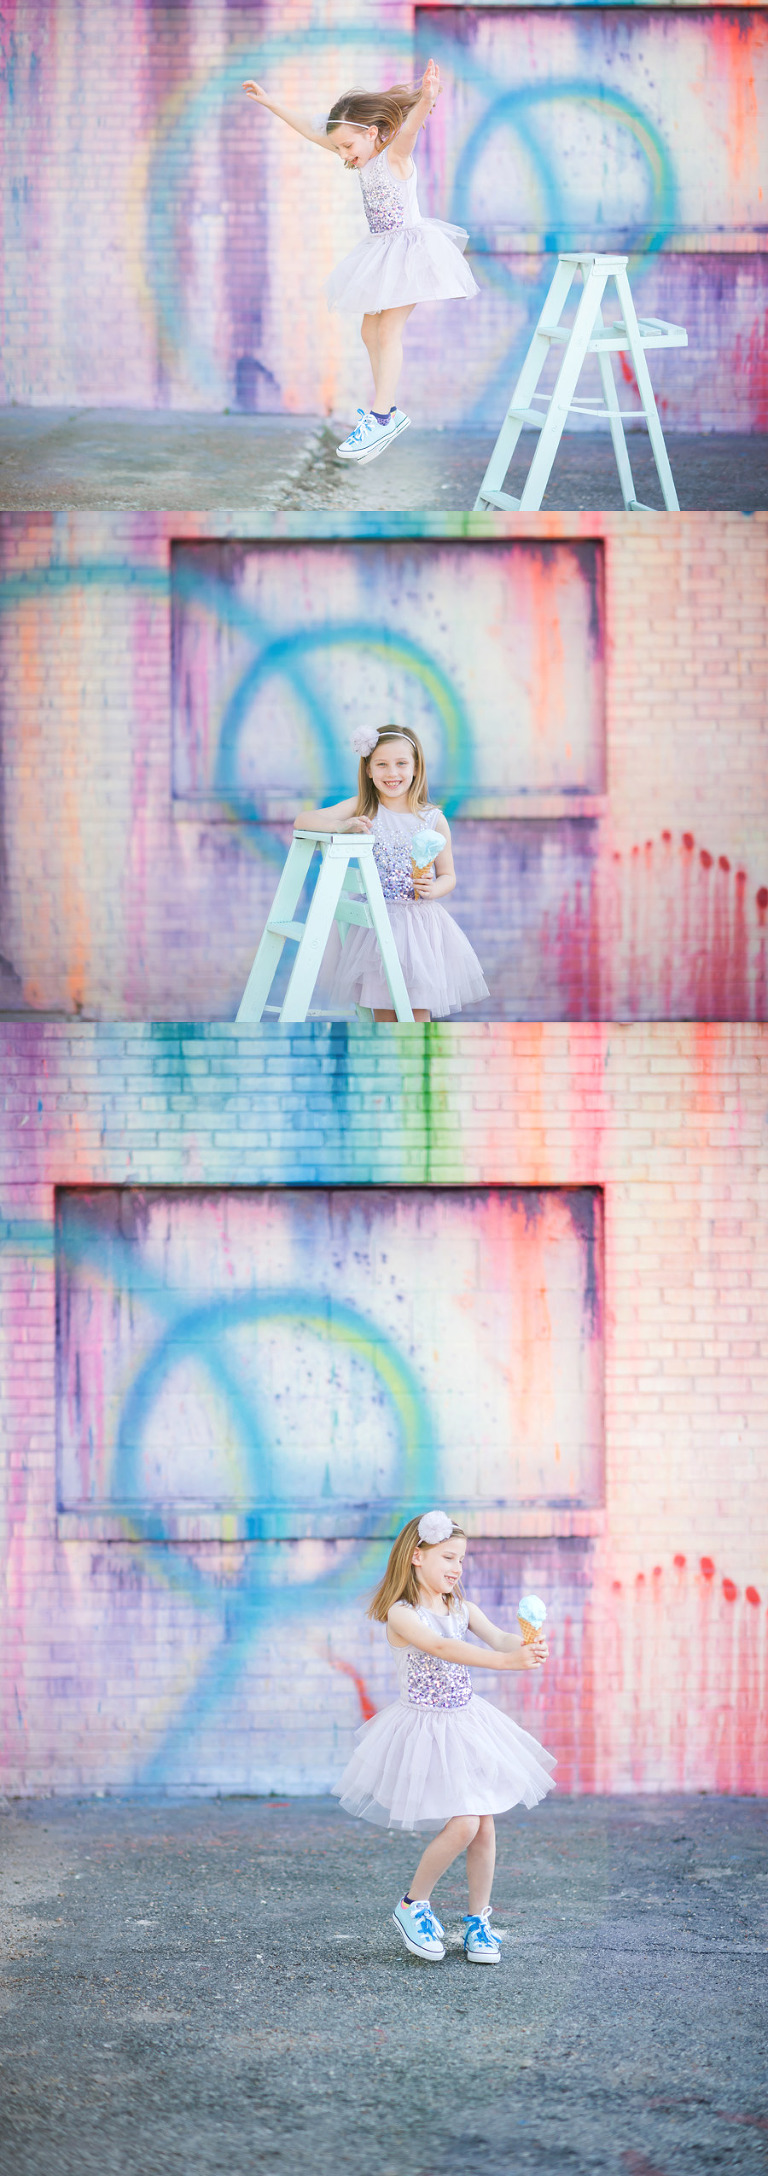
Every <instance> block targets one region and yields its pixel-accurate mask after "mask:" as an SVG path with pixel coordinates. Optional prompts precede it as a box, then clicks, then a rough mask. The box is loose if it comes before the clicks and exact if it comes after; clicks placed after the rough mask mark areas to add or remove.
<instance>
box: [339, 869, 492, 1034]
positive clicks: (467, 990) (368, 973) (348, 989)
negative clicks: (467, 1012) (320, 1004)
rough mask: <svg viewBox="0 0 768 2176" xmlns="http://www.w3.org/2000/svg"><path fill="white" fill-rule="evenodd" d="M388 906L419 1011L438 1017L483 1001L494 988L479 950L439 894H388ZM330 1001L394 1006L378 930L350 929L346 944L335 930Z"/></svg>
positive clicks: (414, 1008) (410, 991)
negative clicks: (403, 896)
mask: <svg viewBox="0 0 768 2176" xmlns="http://www.w3.org/2000/svg"><path fill="white" fill-rule="evenodd" d="M387 911H388V914H389V919H390V922H391V924H392V935H393V937H394V940H395V947H396V950H397V956H398V959H399V961H400V965H401V967H402V970H403V975H404V977H405V987H406V989H407V991H408V996H409V998H410V1001H411V1009H412V1011H414V1012H417V1011H418V1012H422V1011H423V1012H430V1013H431V1014H432V1016H433V1018H435V1019H441V1018H443V1016H444V1015H445V1014H446V1013H449V1012H460V1011H461V1008H462V1005H479V1004H480V1003H481V1001H482V999H483V998H484V997H490V994H491V993H490V990H489V988H488V984H487V982H486V979H485V976H484V974H483V970H482V967H481V965H480V961H479V959H478V957H477V954H476V953H475V952H473V950H472V946H471V944H470V942H469V938H468V937H465V935H464V931H463V929H459V925H458V922H454V920H453V917H452V915H450V914H447V913H446V910H445V907H443V906H441V904H440V901H439V899H435V900H429V899H425V900H421V899H418V900H417V899H388V900H387ZM322 982H323V992H324V995H325V996H326V998H327V1002H328V1004H329V1005H334V1006H336V1005H338V1006H341V1007H345V1006H347V1005H350V1006H351V1005H370V1006H376V1007H378V1008H383V1009H385V1010H386V1009H389V1010H390V1011H391V1008H392V999H391V997H390V994H389V990H388V988H387V981H386V976H385V974H384V967H383V964H382V958H381V953H380V951H379V947H378V943H377V940H376V936H375V934H374V931H373V930H372V929H359V928H355V927H353V928H352V929H350V932H349V935H348V937H347V940H346V943H345V944H344V945H343V946H342V945H341V943H340V940H339V936H338V932H337V930H336V929H334V930H333V931H332V934H331V937H330V940H329V943H328V947H327V949H326V955H325V960H324V962H323V972H322Z"/></svg>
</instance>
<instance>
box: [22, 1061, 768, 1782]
mask: <svg viewBox="0 0 768 2176" xmlns="http://www.w3.org/2000/svg"><path fill="white" fill-rule="evenodd" d="M0 1048H1V1051H2V1069H3V1099H2V1100H3V1114H2V1145H1V1148H0V1154H1V1155H2V1166H1V1169H2V1180H1V1184H2V1213H3V1219H4V1221H3V1225H2V1237H3V1247H2V1299H1V1301H0V1336H1V1337H2V1376H3V1392H4V1399H5V1405H6V1411H7V1415H8V1426H7V1428H6V1431H5V1437H4V1447H3V1451H2V1461H3V1463H2V1468H0V1471H1V1472H2V1485H3V1529H2V1531H3V1556H4V1563H3V1582H2V1592H3V1595H4V1610H5V1625H4V1636H3V1645H2V1653H3V1665H2V1667H3V1691H2V1700H3V1728H4V1740H5V1746H6V1754H5V1760H6V1768H5V1777H6V1788H10V1789H12V1790H16V1789H18V1790H35V1791H37V1790H42V1791H46V1790H52V1791H61V1792H71V1791H77V1790H86V1791H89V1790H94V1789H106V1790H115V1791H118V1790H133V1789H141V1788H147V1787H149V1786H153V1787H158V1786H159V1787H167V1788H169V1789H175V1788H184V1789H191V1790H200V1791H212V1790H217V1789H227V1790H238V1789H239V1790H244V1789H259V1790H268V1789H270V1788H274V1789H277V1790H291V1789H298V1788H304V1789H310V1790H313V1789H324V1788H326V1787H327V1786H328V1784H329V1783H330V1782H331V1781H332V1780H333V1778H334V1777H335V1775H336V1774H337V1773H338V1772H339V1769H340V1767H341V1764H342V1762H343V1760H344V1758H345V1756H346V1754H347V1753H348V1751H349V1748H350V1745H351V1738H352V1731H353V1729H354V1728H355V1726H356V1724H357V1722H358V1721H359V1718H360V1715H361V1713H365V1712H367V1711H369V1709H370V1706H371V1705H372V1704H373V1705H376V1704H378V1703H380V1702H381V1701H383V1700H384V1699H386V1698H387V1697H391V1695H392V1690H393V1687H392V1673H391V1669H390V1667H389V1665H388V1660H387V1656H386V1651H385V1648H384V1645H383V1639H382V1635H381V1634H380V1633H379V1632H377V1631H374V1630H373V1629H372V1628H371V1627H369V1626H368V1625H367V1624H366V1623H365V1620H364V1617H363V1614H362V1612H363V1603H364V1596H365V1593H366V1592H367V1591H368V1590H369V1588H370V1584H371V1582H372V1578H373V1576H374V1573H375V1568H376V1557H377V1552H376V1549H375V1547H372V1546H371V1545H370V1544H368V1543H366V1542H363V1541H360V1540H358V1541H354V1540H347V1541H344V1540H341V1539H336V1540H333V1539H330V1538H329V1539H323V1538H322V1537H320V1536H316V1537H315V1538H311V1537H307V1538H306V1539H303V1540H302V1539H296V1540H293V1541H290V1540H285V1539H283V1540H281V1539H279V1538H275V1539H273V1540H271V1541H270V1540H253V1539H250V1540H249V1539H248V1538H247V1532H246V1529H245V1525H244V1523H243V1521H242V1520H241V1521H238V1515H237V1505H236V1504H235V1505H234V1508H233V1506H232V1503H231V1502H230V1505H229V1508H228V1510H227V1512H226V1513H225V1514H222V1515H220V1516H218V1518H217V1516H216V1515H215V1513H211V1512H209V1513H208V1514H207V1516H206V1517H205V1518H203V1517H202V1516H201V1517H200V1518H199V1520H198V1523H197V1525H195V1522H194V1520H190V1521H189V1522H188V1523H187V1524H186V1525H184V1523H183V1522H180V1523H179V1526H178V1531H177V1538H176V1539H175V1540H167V1539H166V1540H161V1539H158V1540H153V1539H152V1538H151V1532H150V1529H149V1528H148V1527H147V1525H146V1523H142V1520H141V1519H140V1518H139V1519H137V1520H135V1521H134V1523H133V1524H132V1523H131V1520H130V1518H127V1517H126V1516H125V1515H123V1516H122V1518H121V1517H118V1516H117V1515H116V1513H115V1511H114V1509H113V1511H112V1512H111V1513H110V1515H109V1516H108V1517H107V1518H106V1519H105V1518H104V1516H103V1507H101V1508H98V1507H97V1508H94V1510H92V1511H89V1510H88V1509H87V1508H83V1507H82V1506H81V1508H80V1509H79V1510H76V1511H73V1510H70V1511H68V1512H64V1513H60V1514H57V1509H56V1504H57V1495H56V1366H55V1363H56V1343H57V1330H56V1317H55V1305H54V1299H55V1268H56V1264H55V1243H54V1201H55V1189H56V1188H57V1187H58V1188H66V1189H73V1188H78V1187H81V1188H88V1189H92V1188H94V1187H99V1186H110V1187H123V1188H127V1189H129V1190H133V1191H131V1192H130V1193H127V1194H126V1196H125V1202H126V1214H127V1215H128V1214H129V1213H133V1212H132V1210H131V1203H135V1202H136V1199H137V1197H136V1193H135V1190H136V1189H141V1188H142V1187H162V1188H165V1189H168V1188H170V1189H174V1190H175V1189H189V1188H190V1187H191V1188H195V1187H200V1186H203V1187H213V1188H216V1189H219V1190H222V1189H223V1190H224V1193H225V1194H226V1191H227V1190H228V1189H230V1188H232V1187H234V1188H243V1187H246V1188H248V1187H263V1186H274V1187H282V1186H285V1185H289V1186H291V1187H296V1186H297V1184H298V1185H301V1186H305V1187H309V1188H312V1187H318V1186H319V1187H327V1186H345V1187H346V1186H350V1185H352V1186H355V1187H360V1188H366V1187H369V1186H371V1185H379V1186H386V1187H389V1188H392V1189H394V1190H395V1191H394V1199H395V1201H396V1202H399V1201H400V1200H401V1199H402V1198H403V1196H404V1195H405V1198H406V1200H408V1199H410V1198H411V1197H410V1196H409V1194H408V1189H410V1188H412V1187H414V1186H416V1187H421V1188H423V1187H424V1186H428V1187H437V1188H441V1187H446V1186H448V1187H450V1188H454V1189H457V1190H458V1191H457V1192H456V1194H455V1196H454V1209H453V1212H452V1213H453V1214H455V1215H457V1216H460V1214H461V1199H462V1197H461V1188H462V1187H464V1186H467V1187H469V1188H477V1187H486V1186H491V1187H493V1186H498V1185H507V1184H509V1185H513V1186H515V1187H519V1186H523V1187H529V1186H530V1187H545V1188H559V1187H569V1188H574V1187H575V1188H580V1187H590V1188H594V1187H599V1188H602V1189H603V1192H604V1203H605V1279H606V1310H605V1344H604V1353H605V1501H604V1505H602V1507H601V1506H600V1505H597V1506H596V1507H593V1508H592V1509H588V1510H586V1511H582V1512H576V1511H574V1510H567V1509H563V1507H562V1506H560V1507H559V1508H558V1506H557V1505H556V1504H554V1503H553V1502H550V1503H549V1504H544V1505H541V1504H540V1506H539V1507H538V1508H534V1507H530V1506H526V1505H525V1504H524V1503H522V1502H521V1501H520V1499H519V1498H518V1499H515V1497H514V1495H510V1497H509V1499H508V1501H507V1503H506V1505H505V1506H504V1509H503V1512H502V1513H497V1514H496V1515H494V1513H493V1511H488V1510H487V1509H486V1510H485V1511H481V1512H479V1513H478V1512H475V1513H473V1514H472V1518H471V1522H470V1523H471V1526H472V1530H473V1540H472V1543H471V1560H470V1564H471V1568H470V1574H469V1585H470V1589H471V1591H472V1592H473V1593H474V1594H475V1595H476V1596H477V1597H478V1598H479V1599H481V1600H483V1601H484V1602H485V1604H486V1605H487V1606H488V1607H489V1608H491V1609H493V1610H496V1611H497V1612H498V1613H499V1614H500V1615H501V1617H502V1619H505V1620H507V1621H510V1620H511V1616H512V1613H513V1611H514V1607H515V1603H516V1600H517V1596H518V1592H519V1589H520V1586H521V1585H522V1584H525V1585H528V1584H531V1585H533V1586H534V1587H536V1588H540V1589H541V1590H542V1591H543V1592H544V1593H545V1595H546V1596H547V1598H548V1600H549V1602H550V1605H551V1613H552V1633H553V1659H552V1665H551V1668H550V1670H549V1672H548V1674H547V1676H546V1677H545V1678H543V1679H542V1680H539V1679H536V1681H535V1682H533V1683H531V1684H530V1685H528V1684H527V1683H526V1685H525V1686H524V1687H523V1686H520V1685H518V1684H517V1683H515V1682H514V1681H508V1680H504V1681H503V1682H502V1683H500V1684H499V1686H498V1687H496V1688H495V1692H494V1697H496V1698H498V1700H499V1701H500V1702H507V1701H509V1704H510V1709H511V1711H513V1712H514V1713H515V1714H516V1715H518V1716H519V1717H521V1719H524V1720H525V1721H526V1722H527V1723H528V1724H529V1725H530V1727H531V1728H532V1729H534V1730H535V1731H538V1732H539V1734H540V1735H541V1736H542V1738H543V1739H544V1740H545V1742H546V1743H548V1744H549V1745H550V1746H551V1747H552V1749H553V1750H554V1752H555V1753H556V1755H557V1758H558V1761H559V1763H560V1769H559V1777H560V1781H561V1784H563V1785H565V1787H567V1788H572V1789H575V1790H595V1789H596V1790H598V1791H603V1790H618V1791H622V1790H629V1789H645V1790H664V1789H671V1788H680V1787H682V1788H686V1789H714V1788H717V1789H721V1790H725V1791H729V1790H734V1791H751V1790H755V1789H763V1790H764V1789H765V1788H766V1785H767V1784H768V1772H767V1771H766V1768H765V1747H766V1742H767V1741H766V1730H765V1643H766V1622H767V1611H766V1603H767V1602H768V1494H767V1493H766V1487H767V1484H766V1469H765V1460H764V1456H763V1445H764V1438H765V1420H766V1363H765V1354H764V1339H763V1336H762V1324H763V1320H764V1303H765V1288H766V1283H767V1282H768V1271H766V1265H765V1244H764V1232H765V1207H766V1204H765V1192H766V1152H765V1142H766V1100H767V1095H766V1091H767V1086H768V1082H767V1077H766V1076H767V1074H768V1042H767V1041H766V1034H765V1031H761V1030H760V1029H759V1028H755V1027H749V1026H742V1027H728V1026H720V1027H696V1026H694V1025H690V1024H688V1025H683V1024H681V1025H678V1026H672V1025H657V1026H644V1025H637V1026H624V1027H612V1028H604V1027H590V1026H581V1027H565V1026H559V1025H550V1026H546V1025H543V1026H538V1027H529V1026H519V1027H490V1026H488V1027H480V1028H476V1029H470V1028H465V1027H452V1028H443V1029H431V1030H428V1031H425V1032H421V1031H418V1032H417V1033H415V1034H414V1032H413V1031H408V1030H392V1031H389V1030H375V1031H368V1030H365V1029H364V1028H362V1027H356V1028H352V1029H350V1030H347V1029H345V1028H343V1027H336V1028H324V1027H319V1026H317V1027H312V1026H307V1027H304V1028H301V1029H296V1030H292V1031H290V1032H289V1031H287V1030H286V1031H281V1030H269V1029H261V1030H257V1031H254V1030H251V1031H249V1032H248V1033H240V1032H238V1031H237V1030H235V1029H232V1028H224V1029H221V1028H214V1027H206V1026H202V1025H201V1026H199V1027H198V1028H197V1029H192V1028H183V1027H174V1026H170V1025H169V1026H166V1027H161V1026H158V1025H155V1026H138V1025H137V1026H135V1027H126V1026H124V1025H123V1026H119V1027H118V1026H115V1027H105V1026H88V1025H85V1024H79V1025H75V1026H67V1025H66V1024H63V1023H58V1024H56V1023H50V1024H48V1025H45V1026H40V1025H38V1024H36V1023H32V1022H27V1023H18V1024H15V1025H13V1024H9V1023H6V1024H5V1025H4V1026H3V1027H2V1030H1V1031H0ZM71 1198H72V1197H71V1195H69V1196H68V1199H70V1200H71ZM187 1198H188V1197H187ZM436 1198H437V1197H436ZM179 1202H180V1207H181V1208H182V1209H183V1197H182V1195H181V1194H180V1195H179ZM239 1213H240V1212H239ZM468 1213H469V1212H468ZM65 1266H66V1265H65ZM86 1266H87V1265H86ZM301 1266H302V1274H303V1276H304V1277H305V1279H306V1277H307V1276H308V1277H309V1279H310V1282H311V1278H312V1262H311V1260H310V1261H308V1262H307V1263H303V1264H302V1265H301ZM59 1267H60V1272H61V1268H62V1263H61V1249H60V1263H59ZM101 1269H102V1275H103V1279H104V1292H105V1295H106V1296H105V1301H104V1304H105V1305H107V1307H108V1297H109V1290H110V1276H111V1272H110V1270H109V1264H108V1263H107V1262H106V1261H105V1260H102V1262H101ZM431 1274H432V1275H433V1276H436V1278H437V1283H438V1286H439V1285H440V1280H441V1278H443V1276H444V1279H445V1288H446V1291H448V1290H449V1289H450V1284H451V1275H452V1270H451V1263H450V1259H448V1260H447V1261H446V1264H445V1270H444V1272H443V1270H442V1268H441V1265H440V1261H439V1259H438V1263H437V1267H436V1268H435V1266H434V1264H433V1266H432V1270H431ZM214 1285H215V1290H214V1292H213V1293H212V1297H213V1298H214V1299H216V1298H217V1297H218V1296H220V1289H221V1280H220V1278H219V1277H218V1275H216V1277H215V1278H214ZM168 1296H169V1286H168V1284H167V1283H166V1284H165V1285H164V1283H163V1280H162V1278H160V1279H159V1280H157V1281H156V1304H157V1307H158V1309H159V1317H158V1319H160V1317H161V1316H162V1309H163V1305H164V1301H165V1299H166V1298H168ZM363 1301H364V1304H365V1307H366V1309H367V1311H368V1314H369V1316H370V1318H371V1320H372V1321H374V1322H375V1319H376V1280H375V1278H374V1280H373V1281H372V1282H370V1283H369V1284H368V1286H367V1287H366V1291H365V1294H364V1295H362V1294H361V1304H362V1303H363ZM305 1304H306V1302H305ZM61 1337H62V1330H61V1328H60V1330H59V1340H60V1342H61ZM97 1364H98V1356H97V1344H96V1342H94V1346H93V1350H92V1354H91V1358H90V1359H89V1360H88V1361H87V1362H84V1369H85V1374H86V1375H87V1374H88V1371H89V1370H92V1369H93V1368H95V1367H96V1366H97ZM235 1384H236V1371H235ZM86 1387H88V1388H91V1387H92V1385H91V1383H90V1378H89V1382H88V1385H87V1386H86ZM131 1393H132V1381H131V1379H130V1371H128V1379H126V1381H125V1382H124V1384H123V1394H124V1396H125V1397H126V1398H129V1397H130V1396H131ZM379 1413H380V1407H379V1406H377V1404H376V1401H375V1400H372V1405H371V1441H372V1443H373V1442H374V1440H375V1438H376V1432H377V1429H378V1427H379V1425H380V1423H379ZM266 1424H267V1427H268V1428H272V1427H273V1426H275V1425H276V1424H277V1423H276V1417H275V1414H274V1413H273V1412H272V1411H271V1410H270V1411H268V1412H267V1415H266ZM245 1494H246V1492H245V1491H244V1499H243V1500H244V1501H245ZM379 1553H380V1552H379ZM278 1717H279V1718H280V1722H279V1725H278V1723H277V1721H276V1718H278Z"/></svg>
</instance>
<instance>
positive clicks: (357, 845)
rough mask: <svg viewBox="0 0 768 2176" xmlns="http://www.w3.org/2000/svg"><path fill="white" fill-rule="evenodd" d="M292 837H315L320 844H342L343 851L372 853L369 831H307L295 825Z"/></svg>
mask: <svg viewBox="0 0 768 2176" xmlns="http://www.w3.org/2000/svg"><path fill="white" fill-rule="evenodd" d="M294 838H315V840H318V844H320V846H344V853H372V851H374V842H372V836H370V831H307V829H300V827H298V825H296V829H294Z"/></svg>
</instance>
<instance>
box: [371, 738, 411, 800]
mask: <svg viewBox="0 0 768 2176" xmlns="http://www.w3.org/2000/svg"><path fill="white" fill-rule="evenodd" d="M365 768H366V770H367V772H368V777H369V778H370V779H371V781H372V784H373V785H374V786H375V788H376V792H377V794H378V796H379V800H380V801H383V802H384V804H385V806H386V807H388V808H404V807H405V806H406V801H407V796H408V788H409V786H410V785H411V783H412V780H413V778H414V775H415V771H416V751H415V749H414V748H412V747H411V743H410V741H409V740H404V739H402V740H401V739H400V738H399V737H398V738H397V739H393V740H384V741H380V742H379V746H378V748H374V751H373V755H372V756H369V758H368V762H367V763H366V766H365Z"/></svg>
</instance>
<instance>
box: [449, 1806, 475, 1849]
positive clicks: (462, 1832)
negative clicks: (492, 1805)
mask: <svg viewBox="0 0 768 2176" xmlns="http://www.w3.org/2000/svg"><path fill="white" fill-rule="evenodd" d="M480 1819H481V1816H480V1814H479V1813H457V1814H456V1815H455V1816H454V1822H453V1827H454V1832H455V1834H456V1835H457V1836H459V1837H460V1838H461V1843H462V1848H463V1846H464V1845H465V1844H471V1843H473V1842H474V1839H475V1837H476V1835H477V1831H478V1828H479V1826H480Z"/></svg>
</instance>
